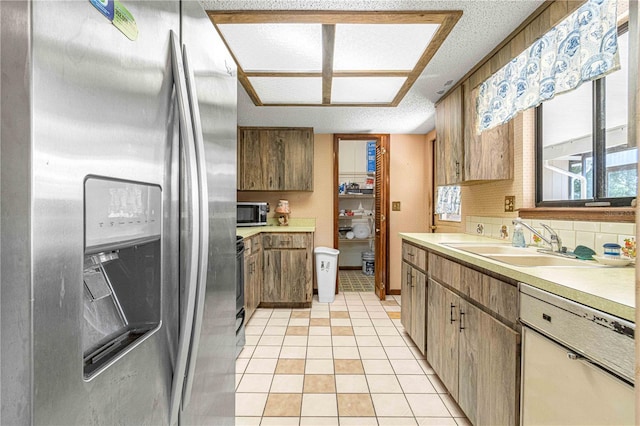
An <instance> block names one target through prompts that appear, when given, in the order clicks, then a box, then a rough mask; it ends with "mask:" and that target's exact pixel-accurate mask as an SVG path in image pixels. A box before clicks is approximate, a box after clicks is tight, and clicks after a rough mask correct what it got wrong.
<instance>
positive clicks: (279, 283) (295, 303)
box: [260, 233, 313, 308]
mask: <svg viewBox="0 0 640 426" xmlns="http://www.w3.org/2000/svg"><path fill="white" fill-rule="evenodd" d="M262 244H263V245H262V247H263V260H262V268H263V282H262V297H261V301H260V306H263V307H267V308H277V307H288V308H304V307H310V306H311V302H312V298H313V253H312V247H313V234H312V233H269V234H263V240H262Z"/></svg>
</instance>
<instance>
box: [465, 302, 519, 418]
mask: <svg viewBox="0 0 640 426" xmlns="http://www.w3.org/2000/svg"><path fill="white" fill-rule="evenodd" d="M460 314H461V315H460V316H461V326H462V327H463V329H462V330H461V332H460V348H459V349H460V356H459V359H460V394H459V398H458V404H459V405H460V408H462V410H463V411H464V412H465V414H466V415H467V417H468V418H469V420H470V421H471V423H473V424H501V425H515V424H517V422H518V413H519V387H520V350H519V346H520V336H519V335H518V333H516V332H515V331H513V330H512V329H510V328H509V327H507V326H505V325H504V324H502V323H500V322H499V321H497V320H496V319H495V318H493V317H492V316H491V315H489V314H487V313H485V312H483V311H481V310H480V309H478V308H476V307H475V306H473V305H471V304H469V303H467V302H465V301H462V302H461V306H460Z"/></svg>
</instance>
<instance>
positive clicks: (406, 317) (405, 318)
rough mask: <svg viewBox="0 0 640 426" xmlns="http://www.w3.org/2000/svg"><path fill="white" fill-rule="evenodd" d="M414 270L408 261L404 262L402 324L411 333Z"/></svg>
mask: <svg viewBox="0 0 640 426" xmlns="http://www.w3.org/2000/svg"><path fill="white" fill-rule="evenodd" d="M412 272H413V268H412V267H411V266H409V265H408V264H407V263H406V262H402V278H401V295H402V307H401V309H400V322H401V323H402V326H403V327H404V329H405V330H406V331H407V333H409V334H411V318H412V311H413V303H412V297H413V295H412V291H411V286H412V281H413V277H412Z"/></svg>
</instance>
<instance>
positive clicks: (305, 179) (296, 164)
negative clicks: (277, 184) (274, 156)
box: [276, 128, 313, 191]
mask: <svg viewBox="0 0 640 426" xmlns="http://www.w3.org/2000/svg"><path fill="white" fill-rule="evenodd" d="M276 139H278V140H282V142H283V145H284V158H285V161H286V162H285V167H284V182H283V187H282V189H283V190H284V191H313V130H312V129H309V128H305V129H289V130H287V131H286V132H279V133H278V134H277V136H276Z"/></svg>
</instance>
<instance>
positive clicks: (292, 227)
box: [236, 218, 316, 238]
mask: <svg viewBox="0 0 640 426" xmlns="http://www.w3.org/2000/svg"><path fill="white" fill-rule="evenodd" d="M261 232H316V220H315V218H289V225H288V226H279V225H278V220H277V219H275V218H271V219H267V224H266V225H265V226H246V227H245V226H239V227H237V228H236V235H240V236H241V237H243V238H248V237H252V236H254V235H257V234H259V233H261Z"/></svg>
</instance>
